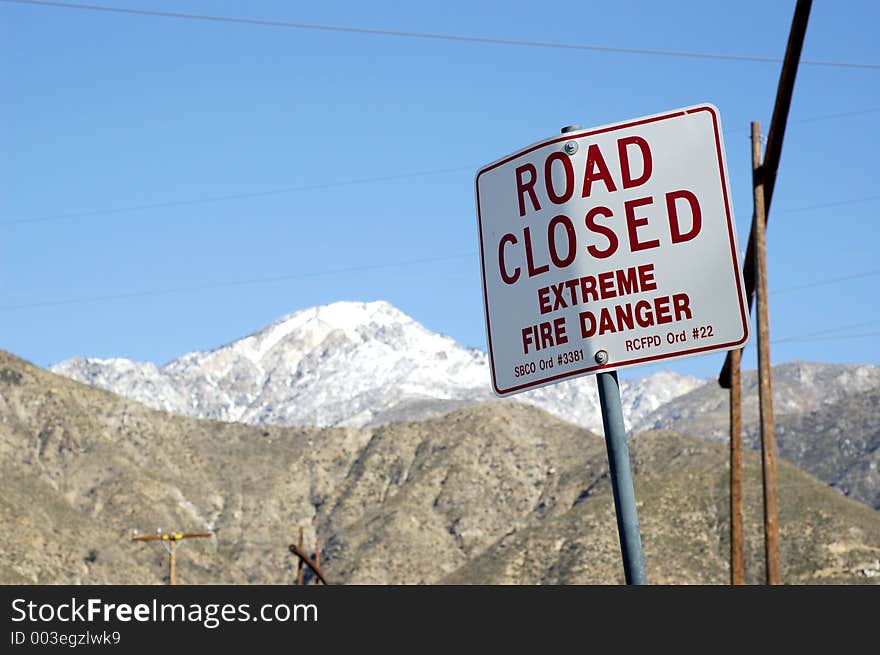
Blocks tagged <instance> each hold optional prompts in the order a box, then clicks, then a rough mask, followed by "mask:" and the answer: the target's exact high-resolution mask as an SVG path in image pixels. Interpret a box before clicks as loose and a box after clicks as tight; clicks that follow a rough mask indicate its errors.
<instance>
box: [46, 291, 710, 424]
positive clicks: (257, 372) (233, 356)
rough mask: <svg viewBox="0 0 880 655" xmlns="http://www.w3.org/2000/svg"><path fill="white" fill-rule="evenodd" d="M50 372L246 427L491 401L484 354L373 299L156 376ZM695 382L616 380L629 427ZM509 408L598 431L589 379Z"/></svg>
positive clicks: (327, 310)
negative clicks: (536, 410)
mask: <svg viewBox="0 0 880 655" xmlns="http://www.w3.org/2000/svg"><path fill="white" fill-rule="evenodd" d="M52 370H53V371H54V372H56V373H60V374H62V375H66V376H68V377H71V378H74V379H76V380H79V381H82V382H86V383H89V384H94V385H96V386H100V387H104V388H107V389H110V390H111V391H114V392H116V393H119V394H121V395H124V396H128V397H130V398H133V399H135V400H138V401H140V402H143V403H145V404H147V405H149V406H152V407H155V408H157V409H163V410H167V411H172V412H176V413H181V414H186V415H190V416H196V417H202V418H215V419H220V420H227V421H243V422H247V423H280V424H284V425H303V424H307V425H321V426H326V425H364V424H367V423H371V422H381V421H383V420H391V419H394V418H415V417H417V416H420V415H425V414H430V413H436V412H438V411H442V410H443V409H445V408H448V407H451V406H457V405H460V404H465V403H473V402H480V401H485V400H490V399H492V398H493V395H492V394H491V392H490V386H489V367H488V360H487V357H486V354H485V353H483V352H480V351H475V350H469V349H465V348H463V347H462V346H460V345H459V344H458V343H456V342H455V340H453V339H452V338H451V337H448V336H445V335H441V334H437V333H435V332H431V331H430V330H428V329H426V328H425V327H424V326H422V325H421V324H419V323H418V322H416V321H415V320H414V319H412V318H411V317H409V316H407V315H406V314H405V313H403V312H401V311H400V310H399V309H397V308H396V307H394V306H393V305H391V304H389V303H387V302H384V301H376V302H336V303H333V304H330V305H323V306H320V307H312V308H309V309H304V310H301V311H297V312H294V313H292V314H289V315H287V316H284V317H282V318H280V319H278V320H276V321H274V322H272V323H271V324H269V325H268V326H266V327H265V328H263V329H261V330H258V331H257V332H255V333H253V334H251V335H248V336H246V337H244V338H242V339H238V340H236V341H233V342H232V343H229V344H227V345H225V346H221V347H220V348H216V349H214V350H211V351H196V352H192V353H189V354H186V355H183V356H182V357H180V358H178V359H176V360H174V361H172V362H169V363H168V364H166V365H165V366H162V367H161V368H156V366H155V365H153V364H151V363H143V362H132V361H130V360H125V359H103V360H101V359H87V358H75V359H71V360H67V361H65V362H61V363H60V364H57V365H56V366H53V367H52ZM703 383H704V381H702V380H698V379H697V378H692V377H689V376H682V375H678V374H676V373H669V372H663V373H658V374H655V375H652V376H649V377H646V378H642V379H640V380H633V381H629V382H627V381H624V382H622V384H621V394H622V399H623V404H624V408H625V411H626V412H627V419H628V422H631V423H633V424H635V423H638V421H639V419H640V418H641V417H643V416H645V415H647V414H648V413H650V412H651V411H653V410H655V409H657V407H659V406H660V405H661V404H663V403H665V402H668V401H669V400H671V399H672V398H675V397H677V396H679V395H681V394H683V393H686V392H688V391H690V390H692V389H694V388H695V387H697V386H700V385H701V384H703ZM514 400H518V401H520V402H527V403H530V404H534V405H537V406H539V407H542V408H544V409H546V410H547V411H549V412H551V413H553V414H556V415H558V416H560V417H561V418H564V419H566V420H569V421H572V422H575V423H578V424H581V425H584V426H585V427H589V428H591V429H594V430H599V429H601V418H600V415H599V409H598V407H599V406H598V397H597V394H596V389H595V382H594V381H593V379H592V378H581V379H576V380H569V381H566V382H563V383H561V384H558V385H554V386H552V387H544V388H541V389H536V390H534V391H530V392H528V393H525V394H521V395H519V396H516V397H515V398H514Z"/></svg>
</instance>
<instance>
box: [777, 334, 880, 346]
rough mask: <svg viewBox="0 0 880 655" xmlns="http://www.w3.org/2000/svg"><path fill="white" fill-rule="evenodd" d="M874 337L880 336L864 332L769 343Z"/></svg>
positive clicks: (792, 338) (780, 341) (788, 338)
mask: <svg viewBox="0 0 880 655" xmlns="http://www.w3.org/2000/svg"><path fill="white" fill-rule="evenodd" d="M876 336H880V332H865V333H864V334H840V335H836V336H828V337H787V338H785V339H779V340H776V341H771V343H774V344H779V343H792V342H798V343H803V342H808V341H838V340H840V339H867V338H868V337H876Z"/></svg>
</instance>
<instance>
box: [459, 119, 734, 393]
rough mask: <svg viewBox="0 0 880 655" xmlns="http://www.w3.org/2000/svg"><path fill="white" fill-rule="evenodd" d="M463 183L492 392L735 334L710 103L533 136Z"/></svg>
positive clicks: (661, 355) (721, 173)
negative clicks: (475, 247)
mask: <svg viewBox="0 0 880 655" xmlns="http://www.w3.org/2000/svg"><path fill="white" fill-rule="evenodd" d="M476 192H477V217H478V221H479V230H480V255H481V258H482V268H483V300H484V303H485V310H486V329H487V333H488V340H489V360H490V365H491V370H492V385H493V387H494V390H495V393H497V394H498V395H508V394H512V393H517V392H520V391H525V390H527V389H533V388H535V387H540V386H544V385H547V384H551V383H554V382H559V381H561V380H565V379H568V378H572V377H576V376H580V375H586V374H590V373H596V372H597V371H611V370H616V369H621V368H626V367H630V366H636V365H639V364H646V363H649V362H657V361H660V360H667V359H672V358H677V357H685V356H689V355H697V354H703V353H709V352H715V351H720V350H731V349H733V348H737V347H740V346H742V345H743V344H744V343H745V342H746V340H747V339H748V324H749V321H748V312H747V308H746V300H745V291H744V289H745V286H744V284H743V280H742V271H741V269H740V265H739V249H738V247H737V241H736V223H735V221H734V217H733V205H732V203H731V200H730V183H729V181H728V179H727V165H726V163H725V157H724V144H723V142H722V140H721V122H720V119H719V116H718V110H717V108H715V107H714V106H712V105H708V104H707V105H698V106H695V107H688V108H685V109H679V110H675V111H670V112H667V113H664V114H658V115H656V116H648V117H645V118H639V119H635V120H631V121H626V122H624V123H617V124H615V125H607V126H604V127H598V128H592V129H588V130H580V131H577V132H571V133H568V134H564V135H561V136H558V137H555V138H552V139H549V140H547V141H542V142H541V143H537V144H535V145H532V146H529V147H528V148H526V149H524V150H521V151H520V152H517V153H516V154H513V155H511V156H509V157H505V158H504V159H502V160H500V161H497V162H495V163H494V164H490V165H489V166H486V167H485V168H483V169H481V170H480V171H479V172H478V173H477V177H476Z"/></svg>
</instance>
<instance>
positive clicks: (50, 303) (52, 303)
mask: <svg viewBox="0 0 880 655" xmlns="http://www.w3.org/2000/svg"><path fill="white" fill-rule="evenodd" d="M475 256H476V253H475V252H469V253H461V254H457V255H446V256H443V257H429V258H424V259H413V260H410V261H404V262H395V263H388V264H373V265H367V266H353V267H350V268H337V269H332V270H326V271H314V272H311V273H293V274H290V275H276V276H271V277H260V278H251V279H247V280H232V281H228V282H213V283H209V284H202V285H194V286H188V287H175V288H166V289H150V290H145V291H131V292H126V293H117V294H109V295H104V296H89V297H85V298H71V299H68V300H46V301H39V302H31V303H22V304H20V305H2V306H0V311H14V310H18V309H36V308H38V307H59V306H62V305H81V304H85V303H92V302H104V301H108V300H124V299H127V298H144V297H147V296H166V295H171V294H175V293H185V292H189V291H205V290H209V289H225V288H229V287H238V286H249V285H253V284H268V283H271V282H282V281H287V280H300V279H306V278H314V277H323V276H326V275H338V274H340V273H362V272H366V271H376V270H382V269H391V268H403V267H407V266H416V265H419V264H427V263H431V262H441V261H449V260H453V259H464V258H466V257H475Z"/></svg>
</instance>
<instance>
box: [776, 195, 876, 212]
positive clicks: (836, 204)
mask: <svg viewBox="0 0 880 655" xmlns="http://www.w3.org/2000/svg"><path fill="white" fill-rule="evenodd" d="M874 200H880V196H866V197H864V198H850V199H849V200H841V201H839V202H823V203H821V204H817V205H807V206H806V207H792V208H791V209H777V210H776V213H777V214H794V213H796V212H805V211H812V210H813V209H826V208H828V207H843V206H844V205H858V204H862V203H865V202H873V201H874Z"/></svg>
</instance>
